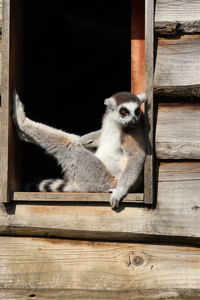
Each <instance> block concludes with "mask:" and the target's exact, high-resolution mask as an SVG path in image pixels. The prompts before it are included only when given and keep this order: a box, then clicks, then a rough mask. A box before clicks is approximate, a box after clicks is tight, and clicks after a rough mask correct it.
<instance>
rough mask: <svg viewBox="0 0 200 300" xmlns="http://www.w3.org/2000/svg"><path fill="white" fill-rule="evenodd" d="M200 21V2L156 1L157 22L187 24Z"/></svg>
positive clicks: (196, 0) (184, 0)
mask: <svg viewBox="0 0 200 300" xmlns="http://www.w3.org/2000/svg"><path fill="white" fill-rule="evenodd" d="M199 20H200V2H199V0H190V1H188V0H181V1H180V0H167V1H166V0H156V7H155V21H156V22H166V21H167V22H177V21H178V22H187V21H199Z"/></svg>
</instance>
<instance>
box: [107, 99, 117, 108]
mask: <svg viewBox="0 0 200 300" xmlns="http://www.w3.org/2000/svg"><path fill="white" fill-rule="evenodd" d="M104 104H105V105H107V106H108V107H109V108H111V109H114V108H115V107H116V101H115V99H114V98H113V97H110V98H106V99H105V101H104Z"/></svg>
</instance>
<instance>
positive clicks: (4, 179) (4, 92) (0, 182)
mask: <svg viewBox="0 0 200 300" xmlns="http://www.w3.org/2000/svg"><path fill="white" fill-rule="evenodd" d="M3 4H4V9H3V43H2V58H3V62H2V70H1V71H2V79H1V85H2V87H1V107H2V109H1V112H2V113H1V133H0V136H1V143H0V153H1V156H0V169H1V173H0V202H7V193H8V191H7V188H8V145H9V138H8V126H9V113H8V111H9V65H10V55H9V53H10V24H9V20H10V1H9V0H5V1H4V3H3Z"/></svg>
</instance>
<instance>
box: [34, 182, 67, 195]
mask: <svg viewBox="0 0 200 300" xmlns="http://www.w3.org/2000/svg"><path fill="white" fill-rule="evenodd" d="M66 186H67V182H66V181H64V180H63V179H45V180H43V181H41V182H40V183H38V184H37V190H38V191H39V192H65V188H66Z"/></svg>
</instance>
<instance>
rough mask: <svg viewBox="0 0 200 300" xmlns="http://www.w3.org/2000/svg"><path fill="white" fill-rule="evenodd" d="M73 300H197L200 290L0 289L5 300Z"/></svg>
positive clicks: (0, 297)
mask: <svg viewBox="0 0 200 300" xmlns="http://www.w3.org/2000/svg"><path fill="white" fill-rule="evenodd" d="M34 298H35V299H38V300H55V299H60V300H66V299H67V300H72V299H76V300H79V299H82V300H83V299H85V300H94V299H95V300H96V299H110V300H116V299H117V300H124V299H129V300H144V299H145V300H158V299H165V300H172V299H174V300H197V299H199V298H200V291H199V289H180V288H175V289H168V290H167V289H159V290H158V289H148V290H144V289H143V290H140V289H135V290H134V291H132V290H129V291H120V290H116V291H113V290H112V291H110V290H101V291H96V290H80V289H77V290H69V289H64V288H60V289H51V288H49V289H33V288H30V289H0V299H3V300H27V299H34Z"/></svg>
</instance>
